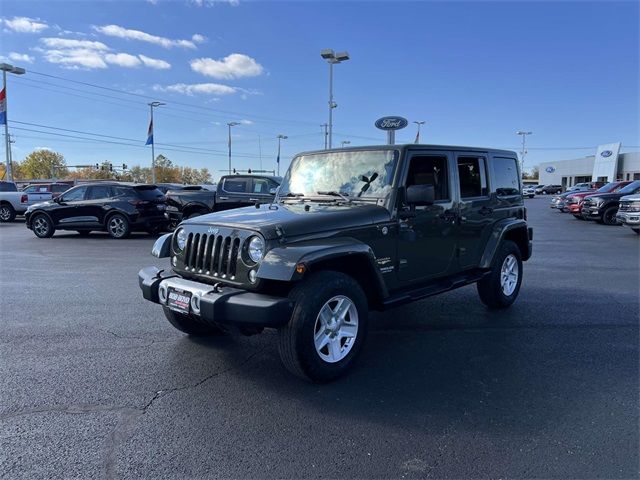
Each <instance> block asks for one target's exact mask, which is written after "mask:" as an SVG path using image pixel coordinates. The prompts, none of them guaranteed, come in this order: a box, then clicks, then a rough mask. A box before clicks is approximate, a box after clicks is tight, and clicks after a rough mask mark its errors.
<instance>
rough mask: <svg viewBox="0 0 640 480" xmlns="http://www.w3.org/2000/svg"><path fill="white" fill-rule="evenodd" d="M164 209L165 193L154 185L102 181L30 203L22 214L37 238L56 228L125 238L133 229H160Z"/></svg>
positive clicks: (47, 234)
mask: <svg viewBox="0 0 640 480" xmlns="http://www.w3.org/2000/svg"><path fill="white" fill-rule="evenodd" d="M164 211H165V203H164V195H163V194H162V192H161V191H160V190H158V189H157V188H156V186H155V185H133V186H132V185H125V184H120V183H106V182H101V183H90V184H84V185H79V186H77V187H73V188H71V189H70V190H68V191H66V192H65V193H64V194H62V195H61V196H59V197H57V198H54V199H53V200H51V201H48V202H44V203H39V204H36V205H33V206H31V207H29V209H28V210H27V213H26V215H25V217H26V220H27V222H26V223H27V228H29V229H31V230H33V233H35V235H36V236H37V237H40V238H49V237H51V236H52V235H53V234H54V233H55V231H56V230H76V231H77V232H78V233H79V234H81V235H88V234H89V233H90V232H91V231H94V230H100V231H107V232H109V235H111V236H112V237H113V238H125V237H127V236H128V235H129V233H131V232H132V231H147V232H149V233H151V234H154V233H158V232H160V231H163V230H164V229H165V228H166V226H167V220H166V219H165V217H164Z"/></svg>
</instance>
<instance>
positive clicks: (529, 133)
mask: <svg viewBox="0 0 640 480" xmlns="http://www.w3.org/2000/svg"><path fill="white" fill-rule="evenodd" d="M532 133H533V132H525V131H523V130H518V131H517V132H516V135H521V136H522V151H521V152H520V175H521V176H522V175H524V156H525V155H526V154H527V149H526V139H527V135H531V134H532Z"/></svg>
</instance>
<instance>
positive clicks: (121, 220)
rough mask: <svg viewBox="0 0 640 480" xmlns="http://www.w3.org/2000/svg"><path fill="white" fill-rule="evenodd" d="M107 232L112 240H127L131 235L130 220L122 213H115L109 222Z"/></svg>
mask: <svg viewBox="0 0 640 480" xmlns="http://www.w3.org/2000/svg"><path fill="white" fill-rule="evenodd" d="M107 231H108V232H109V235H111V237H112V238H117V239H120V238H127V237H128V236H129V234H130V233H131V230H130V227H129V220H127V217H125V216H124V215H122V214H121V213H115V214H113V215H111V216H110V217H109V219H108V220H107Z"/></svg>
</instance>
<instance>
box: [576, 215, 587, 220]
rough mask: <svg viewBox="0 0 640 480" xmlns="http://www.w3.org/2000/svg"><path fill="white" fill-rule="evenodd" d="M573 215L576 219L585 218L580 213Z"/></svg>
mask: <svg viewBox="0 0 640 480" xmlns="http://www.w3.org/2000/svg"><path fill="white" fill-rule="evenodd" d="M573 217H574V218H576V219H578V220H586V218H584V217H583V216H582V215H574V216H573Z"/></svg>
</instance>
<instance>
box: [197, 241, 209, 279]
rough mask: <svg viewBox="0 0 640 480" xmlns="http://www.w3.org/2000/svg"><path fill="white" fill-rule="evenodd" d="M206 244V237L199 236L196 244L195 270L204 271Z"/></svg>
mask: <svg viewBox="0 0 640 480" xmlns="http://www.w3.org/2000/svg"><path fill="white" fill-rule="evenodd" d="M206 243H207V235H201V236H200V241H199V242H198V256H197V259H196V268H197V269H198V270H200V271H202V270H204V247H205V244H206Z"/></svg>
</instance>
